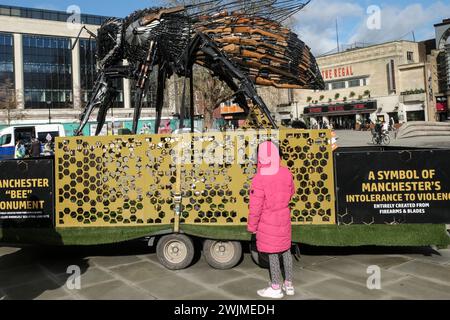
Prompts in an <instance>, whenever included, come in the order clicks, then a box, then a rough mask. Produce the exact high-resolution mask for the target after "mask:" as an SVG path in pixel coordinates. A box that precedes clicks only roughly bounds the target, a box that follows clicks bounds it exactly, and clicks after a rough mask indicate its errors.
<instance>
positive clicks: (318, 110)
mask: <svg viewBox="0 0 450 320" xmlns="http://www.w3.org/2000/svg"><path fill="white" fill-rule="evenodd" d="M376 109H377V102H376V101H369V102H362V103H346V104H339V105H329V106H314V107H307V108H305V110H304V111H303V113H304V114H310V115H313V114H324V113H339V112H360V111H372V110H376Z"/></svg>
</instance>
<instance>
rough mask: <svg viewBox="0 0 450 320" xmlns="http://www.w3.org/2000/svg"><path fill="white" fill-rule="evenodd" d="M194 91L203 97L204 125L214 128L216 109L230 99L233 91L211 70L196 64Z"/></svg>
mask: <svg viewBox="0 0 450 320" xmlns="http://www.w3.org/2000/svg"><path fill="white" fill-rule="evenodd" d="M194 91H195V92H197V94H198V95H199V96H200V97H201V101H202V104H203V115H204V126H205V127H206V128H212V126H213V123H214V117H213V115H214V111H215V110H216V109H217V108H218V107H219V106H220V104H221V103H222V102H224V101H227V100H230V99H231V98H232V97H233V92H232V91H231V89H230V88H229V87H228V86H227V85H226V84H224V83H223V82H222V81H220V80H219V78H218V77H213V76H212V74H211V72H210V71H209V70H207V69H205V68H203V67H200V66H194Z"/></svg>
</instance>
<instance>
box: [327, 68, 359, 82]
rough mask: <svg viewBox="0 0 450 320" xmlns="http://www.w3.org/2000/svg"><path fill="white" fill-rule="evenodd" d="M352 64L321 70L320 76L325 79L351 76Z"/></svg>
mask: <svg viewBox="0 0 450 320" xmlns="http://www.w3.org/2000/svg"><path fill="white" fill-rule="evenodd" d="M353 75H354V73H353V66H346V67H339V68H333V69H325V70H322V77H323V78H324V79H325V80H332V79H339V78H345V77H351V76H353Z"/></svg>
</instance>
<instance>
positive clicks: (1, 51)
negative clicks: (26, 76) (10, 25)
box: [0, 33, 14, 90]
mask: <svg viewBox="0 0 450 320" xmlns="http://www.w3.org/2000/svg"><path fill="white" fill-rule="evenodd" d="M0 83H2V84H7V86H8V87H9V89H8V90H14V41H13V35H12V34H8V33H0Z"/></svg>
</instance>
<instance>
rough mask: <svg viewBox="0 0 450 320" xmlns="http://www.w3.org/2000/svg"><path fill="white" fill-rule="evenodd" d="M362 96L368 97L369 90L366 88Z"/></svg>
mask: <svg viewBox="0 0 450 320" xmlns="http://www.w3.org/2000/svg"><path fill="white" fill-rule="evenodd" d="M364 96H366V97H369V98H370V90H366V91H364Z"/></svg>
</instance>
